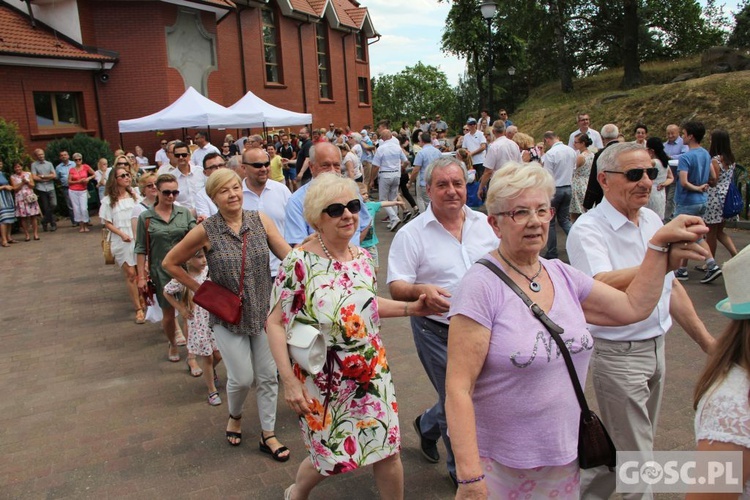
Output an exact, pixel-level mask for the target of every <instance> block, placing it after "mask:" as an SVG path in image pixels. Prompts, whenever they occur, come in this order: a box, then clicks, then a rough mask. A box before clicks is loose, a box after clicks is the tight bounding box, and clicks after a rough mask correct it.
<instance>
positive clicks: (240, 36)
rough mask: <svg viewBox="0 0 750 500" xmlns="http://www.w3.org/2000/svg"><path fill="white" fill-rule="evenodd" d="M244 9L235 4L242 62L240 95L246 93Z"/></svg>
mask: <svg viewBox="0 0 750 500" xmlns="http://www.w3.org/2000/svg"><path fill="white" fill-rule="evenodd" d="M243 10H245V9H243V8H242V6H240V5H237V33H238V35H239V36H238V37H237V38H238V39H239V42H240V58H241V61H242V64H240V67H241V68H242V95H243V96H244V95H245V94H247V77H246V75H245V39H244V37H243V36H242V19H241V16H242V11H243Z"/></svg>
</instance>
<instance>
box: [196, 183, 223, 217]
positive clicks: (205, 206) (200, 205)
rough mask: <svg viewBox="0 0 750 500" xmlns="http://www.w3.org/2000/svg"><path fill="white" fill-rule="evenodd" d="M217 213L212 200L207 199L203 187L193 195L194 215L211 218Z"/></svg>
mask: <svg viewBox="0 0 750 500" xmlns="http://www.w3.org/2000/svg"><path fill="white" fill-rule="evenodd" d="M217 213H219V209H218V207H217V206H216V204H215V203H214V202H213V200H212V199H211V198H209V197H208V193H206V188H205V187H204V188H203V189H201V190H200V191H198V193H197V194H196V195H195V215H196V216H198V217H200V216H203V217H211V216H212V215H215V214H217Z"/></svg>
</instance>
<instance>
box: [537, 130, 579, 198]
mask: <svg viewBox="0 0 750 500" xmlns="http://www.w3.org/2000/svg"><path fill="white" fill-rule="evenodd" d="M577 156H578V154H577V153H576V152H575V150H574V149H573V148H569V147H568V146H566V145H565V144H563V143H562V142H560V141H557V142H556V143H554V144H553V145H552V147H551V148H550V149H549V151H547V152H546V153H545V154H544V156H543V157H542V164H543V165H544V168H546V169H547V171H548V172H549V173H550V174H552V177H554V178H555V187H560V186H570V184H571V182H573V171H574V170H575V169H576V157H577Z"/></svg>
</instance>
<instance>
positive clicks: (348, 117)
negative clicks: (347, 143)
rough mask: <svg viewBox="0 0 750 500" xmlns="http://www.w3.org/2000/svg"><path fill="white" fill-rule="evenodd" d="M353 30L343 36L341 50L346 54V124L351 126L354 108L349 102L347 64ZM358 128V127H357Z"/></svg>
mask: <svg viewBox="0 0 750 500" xmlns="http://www.w3.org/2000/svg"><path fill="white" fill-rule="evenodd" d="M352 33H353V31H351V30H350V31H349V33H346V34H345V35H344V36H342V37H341V52H342V54H343V56H344V92H346V124H347V125H349V127H351V126H352V110H351V103H350V102H349V71H348V68H347V64H346V59H347V58H346V38H347V37H348V36H349V35H351V34H352ZM355 128H356V127H355Z"/></svg>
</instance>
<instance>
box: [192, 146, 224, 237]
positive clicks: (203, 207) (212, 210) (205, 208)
mask: <svg viewBox="0 0 750 500" xmlns="http://www.w3.org/2000/svg"><path fill="white" fill-rule="evenodd" d="M226 166H227V165H226V163H225V161H224V158H223V157H222V156H221V155H220V154H218V153H208V154H207V155H206V156H205V158H203V175H204V176H205V177H206V179H208V178H209V177H210V176H211V174H213V173H214V172H215V171H216V170H218V169H220V168H224V167H226ZM218 211H219V209H218V208H217V207H216V205H215V204H214V202H213V200H212V199H211V198H209V197H208V194H207V193H206V187H205V186H204V187H203V189H201V190H200V191H198V193H197V194H196V195H195V219H196V221H198V224H200V223H201V222H203V221H204V220H205V219H207V218H209V217H211V216H212V215H214V214H216V213H217V212H218Z"/></svg>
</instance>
